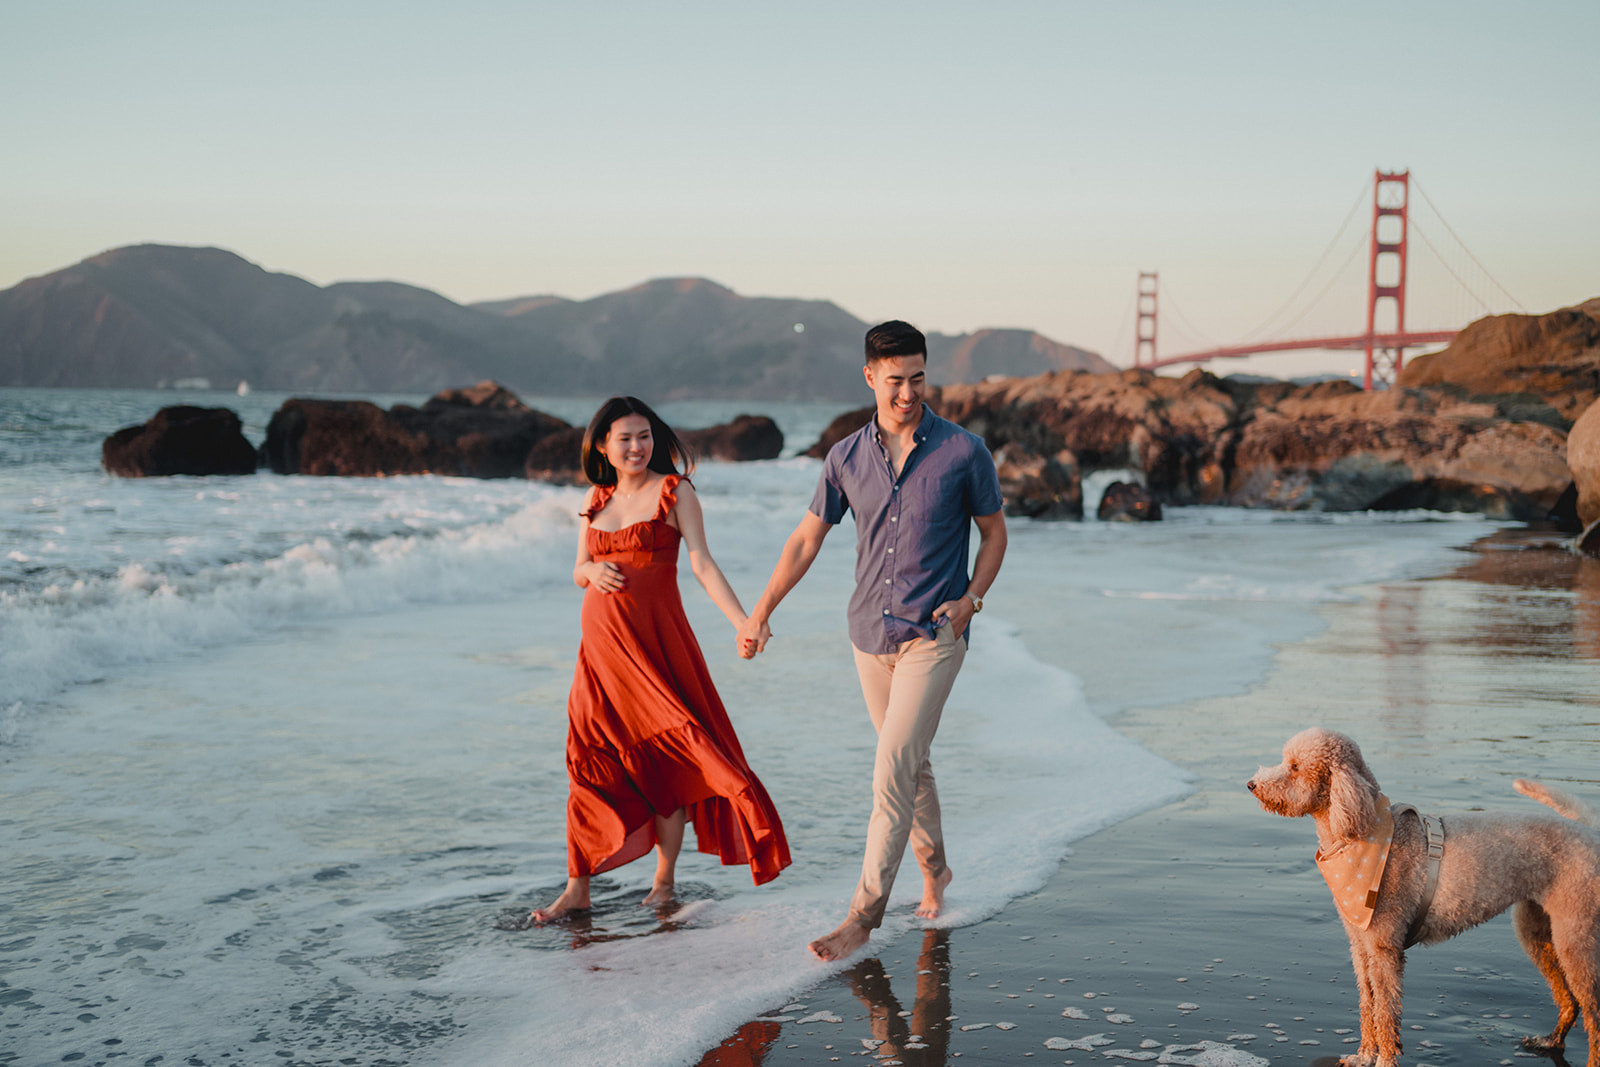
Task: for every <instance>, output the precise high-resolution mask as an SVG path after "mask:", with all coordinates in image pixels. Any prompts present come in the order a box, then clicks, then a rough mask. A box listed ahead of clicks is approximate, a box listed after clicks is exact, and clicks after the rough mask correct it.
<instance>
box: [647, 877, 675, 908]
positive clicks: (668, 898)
mask: <svg viewBox="0 0 1600 1067" xmlns="http://www.w3.org/2000/svg"><path fill="white" fill-rule="evenodd" d="M671 902H672V883H671V882H666V883H662V882H657V883H656V884H655V885H653V886H651V887H650V892H648V893H646V894H645V895H644V899H643V900H641V901H639V906H640V907H641V908H649V907H654V906H655V905H657V904H670V903H671Z"/></svg>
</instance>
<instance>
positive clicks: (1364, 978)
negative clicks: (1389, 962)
mask: <svg viewBox="0 0 1600 1067" xmlns="http://www.w3.org/2000/svg"><path fill="white" fill-rule="evenodd" d="M1345 932H1346V933H1347V934H1350V935H1352V936H1351V938H1350V962H1351V964H1352V965H1353V966H1354V967H1355V972H1356V994H1357V996H1358V997H1359V998H1360V1012H1361V1014H1360V1017H1359V1018H1360V1022H1361V1044H1360V1045H1358V1046H1356V1054H1355V1055H1354V1056H1342V1057H1340V1059H1339V1063H1340V1064H1341V1067H1372V1065H1373V1064H1375V1063H1377V1062H1378V1034H1377V1030H1375V1029H1374V1028H1373V1024H1372V1020H1373V1018H1374V1016H1373V1014H1372V1003H1373V992H1372V960H1371V951H1372V946H1371V945H1370V944H1368V943H1367V941H1366V940H1365V939H1364V938H1363V937H1362V936H1361V934H1360V933H1359V932H1358V931H1356V930H1353V929H1351V928H1350V927H1349V926H1346V927H1345Z"/></svg>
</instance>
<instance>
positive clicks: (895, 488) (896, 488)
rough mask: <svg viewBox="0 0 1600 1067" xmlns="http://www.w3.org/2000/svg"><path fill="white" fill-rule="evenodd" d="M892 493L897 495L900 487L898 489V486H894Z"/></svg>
mask: <svg viewBox="0 0 1600 1067" xmlns="http://www.w3.org/2000/svg"><path fill="white" fill-rule="evenodd" d="M894 491H895V492H897V493H898V492H899V491H900V487H899V486H898V485H897V486H895V487H894Z"/></svg>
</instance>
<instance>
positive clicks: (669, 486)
mask: <svg viewBox="0 0 1600 1067" xmlns="http://www.w3.org/2000/svg"><path fill="white" fill-rule="evenodd" d="M683 496H687V497H690V498H691V499H692V498H693V497H694V485H693V483H691V482H690V481H689V479H687V478H685V477H684V476H683V475H681V474H668V475H664V476H663V477H662V479H661V504H660V506H659V507H658V508H657V509H656V515H657V517H659V518H666V517H667V515H669V514H671V512H672V509H673V508H675V507H677V506H678V498H679V497H683Z"/></svg>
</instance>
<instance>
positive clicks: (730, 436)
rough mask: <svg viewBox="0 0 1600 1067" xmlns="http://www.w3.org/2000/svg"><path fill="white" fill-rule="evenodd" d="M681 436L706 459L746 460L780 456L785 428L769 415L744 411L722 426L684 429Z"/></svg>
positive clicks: (737, 461)
mask: <svg viewBox="0 0 1600 1067" xmlns="http://www.w3.org/2000/svg"><path fill="white" fill-rule="evenodd" d="M679 436H680V437H682V438H683V440H684V443H685V444H687V445H688V446H689V447H690V448H693V449H694V450H695V453H696V454H697V455H699V456H700V457H701V458H703V459H720V460H726V461H728V462H731V463H742V462H746V461H749V460H757V459H777V458H778V454H779V453H780V452H782V451H783V431H782V430H780V429H778V424H777V423H775V422H773V421H772V420H771V419H769V418H767V416H765V415H740V416H738V417H737V418H735V419H734V420H733V421H732V422H727V423H723V424H722V425H721V426H708V427H706V428H705V429H703V430H680V431H679Z"/></svg>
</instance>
